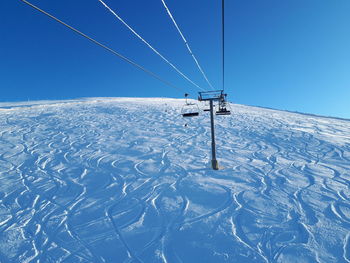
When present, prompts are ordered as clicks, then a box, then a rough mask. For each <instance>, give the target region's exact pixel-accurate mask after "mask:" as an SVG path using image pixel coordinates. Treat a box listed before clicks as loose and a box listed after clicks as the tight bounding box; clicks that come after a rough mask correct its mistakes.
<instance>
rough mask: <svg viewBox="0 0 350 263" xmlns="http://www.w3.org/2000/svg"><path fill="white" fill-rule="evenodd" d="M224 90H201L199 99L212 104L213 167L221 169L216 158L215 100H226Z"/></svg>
mask: <svg viewBox="0 0 350 263" xmlns="http://www.w3.org/2000/svg"><path fill="white" fill-rule="evenodd" d="M225 97H226V95H225V94H224V91H223V90H215V91H205V92H199V97H198V100H199V101H209V104H210V129H211V167H212V168H213V169H214V170H219V163H218V161H217V159H216V144H215V124H214V102H215V101H218V102H220V101H222V100H225Z"/></svg>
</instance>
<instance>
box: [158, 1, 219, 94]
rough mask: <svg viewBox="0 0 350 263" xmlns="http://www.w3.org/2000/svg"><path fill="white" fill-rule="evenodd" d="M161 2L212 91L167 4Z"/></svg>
mask: <svg viewBox="0 0 350 263" xmlns="http://www.w3.org/2000/svg"><path fill="white" fill-rule="evenodd" d="M161 1H162V3H163V6H164V8H165V9H166V11H167V13H168V15H169V17H170V19H171V21H172V22H173V24H174V25H175V27H176V29H177V31H178V32H179V34H180V36H181V38H182V40H183V41H184V42H185V45H186V47H187V50H188V51H189V52H190V55H191V56H192V58H193V60H194V62H195V63H196V65H197V67H198V69H199V71H200V72H201V73H202V75H203V77H204V79H205V80H206V82H207V83H208V85H209V86H210V88H211V89H212V90H214V87H213V85H212V84H211V83H210V81H209V79H208V77H207V75H206V74H205V73H204V70H203V68H202V67H201V66H200V64H199V62H198V59H197V58H196V56H195V55H194V54H193V52H192V49H191V47H190V45H189V43H188V41H187V40H186V38H185V36H184V34H183V33H182V31H181V29H180V27H179V25H178V24H177V23H176V21H175V18H174V17H173V15H172V13H171V12H170V9H169V7H168V6H167V4H166V3H165V1H164V0H161Z"/></svg>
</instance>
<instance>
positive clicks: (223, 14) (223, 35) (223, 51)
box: [221, 0, 225, 91]
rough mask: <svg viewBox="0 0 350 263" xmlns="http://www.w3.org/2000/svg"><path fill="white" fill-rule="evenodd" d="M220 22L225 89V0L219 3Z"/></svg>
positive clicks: (223, 83) (223, 84)
mask: <svg viewBox="0 0 350 263" xmlns="http://www.w3.org/2000/svg"><path fill="white" fill-rule="evenodd" d="M221 8H222V10H221V13H222V15H221V19H222V21H221V24H222V89H223V90H224V91H225V0H222V5H221Z"/></svg>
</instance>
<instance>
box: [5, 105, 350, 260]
mask: <svg viewBox="0 0 350 263" xmlns="http://www.w3.org/2000/svg"><path fill="white" fill-rule="evenodd" d="M183 103H184V101H183V100H177V99H135V98H132V99H127V98H115V99H107V98H98V99H81V100H71V101H55V102H36V103H30V102H28V103H22V104H16V105H14V104H4V103H3V104H0V127H1V128H0V136H1V137H0V149H1V150H0V262H5V263H6V262H168V263H172V262H249V263H250V262H283V263H286V262H298V263H301V262H312V263H313V262H327V263H329V262H350V232H349V229H350V121H347V120H339V119H332V118H325V117H318V116H308V115H302V114H296V113H289V112H283V111H277V110H270V109H263V108H255V107H248V106H241V105H232V106H231V107H232V112H233V115H232V116H217V117H216V131H217V147H218V159H219V162H220V165H221V166H222V167H223V169H222V170H219V171H213V170H211V169H210V166H209V161H210V129H209V115H208V113H204V112H203V114H201V116H199V117H197V118H192V119H190V120H188V119H183V118H181V117H180V110H181V106H182V104H183ZM185 123H188V125H187V127H185V126H184V125H185Z"/></svg>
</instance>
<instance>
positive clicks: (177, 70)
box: [98, 0, 204, 91]
mask: <svg viewBox="0 0 350 263" xmlns="http://www.w3.org/2000/svg"><path fill="white" fill-rule="evenodd" d="M98 1H99V2H100V3H101V4H102V5H103V6H104V7H105V8H107V10H108V11H110V12H111V13H112V14H113V15H114V16H115V17H116V18H117V19H118V20H119V21H120V22H121V23H122V24H123V25H124V26H126V27H127V28H128V29H129V30H130V31H131V32H132V33H133V34H134V35H135V36H136V37H137V38H139V39H140V40H141V41H142V42H143V43H144V44H146V45H147V46H148V47H149V48H150V49H151V50H152V51H153V52H154V53H156V54H157V55H158V56H159V57H161V58H162V59H163V60H164V61H165V62H166V63H167V64H169V65H170V66H171V67H172V68H173V69H174V70H175V71H176V72H177V73H179V74H180V75H181V76H182V77H183V78H185V79H186V80H188V81H189V82H190V83H191V84H192V85H194V86H196V87H197V88H198V89H200V90H202V91H204V89H203V88H201V87H200V86H199V85H198V84H196V83H195V82H194V81H192V80H191V79H190V78H189V77H187V76H186V75H185V74H184V73H183V72H181V71H180V70H179V69H178V68H177V67H176V66H175V65H174V64H173V63H171V62H170V61H169V60H168V59H167V58H165V57H164V56H163V55H162V54H161V53H160V52H159V51H158V50H156V49H155V48H154V47H153V46H152V45H151V44H149V43H148V42H147V41H146V40H145V39H144V38H142V37H141V36H140V35H139V34H138V33H137V32H136V31H135V30H134V29H133V28H132V27H131V26H129V25H128V24H127V23H126V22H125V21H124V20H123V19H122V18H121V17H120V16H119V15H118V14H116V13H115V12H114V11H113V10H112V9H111V8H110V7H109V6H108V5H107V4H106V3H105V2H103V1H102V0H98Z"/></svg>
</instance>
